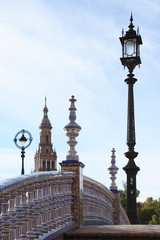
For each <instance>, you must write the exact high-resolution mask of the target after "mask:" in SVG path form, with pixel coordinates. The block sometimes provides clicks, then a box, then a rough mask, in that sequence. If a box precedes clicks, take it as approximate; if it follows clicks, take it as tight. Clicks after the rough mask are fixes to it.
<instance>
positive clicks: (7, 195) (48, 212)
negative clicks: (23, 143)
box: [0, 171, 129, 240]
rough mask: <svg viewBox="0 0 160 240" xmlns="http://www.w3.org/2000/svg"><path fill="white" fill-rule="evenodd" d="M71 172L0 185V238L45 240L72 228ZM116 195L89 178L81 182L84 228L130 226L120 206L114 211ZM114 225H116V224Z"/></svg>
mask: <svg viewBox="0 0 160 240" xmlns="http://www.w3.org/2000/svg"><path fill="white" fill-rule="evenodd" d="M74 178H75V173H73V172H66V171H63V172H39V173H31V174H29V175H22V176H20V177H17V178H15V179H8V180H5V181H1V182H0V211H1V215H0V234H1V236H0V238H1V239H2V240H14V239H26V240H27V239H41V240H42V239H46V240H50V239H53V238H56V237H57V236H60V235H61V234H62V233H63V232H66V231H69V230H71V229H74V228H75V223H74V220H73V216H72V213H73V193H72V191H73V189H74V188H73V184H74V181H73V179H74ZM114 200H115V195H114V194H113V193H111V192H110V191H109V190H108V189H107V188H106V187H105V186H104V185H102V184H100V183H98V182H96V181H94V180H93V179H91V178H88V177H84V179H83V213H79V214H83V224H84V225H90V224H114V217H113V216H114V213H115V212H116V213H118V214H119V219H120V221H119V223H120V224H129V221H128V218H127V216H126V214H125V212H124V210H123V208H122V207H121V206H119V204H118V205H117V209H118V211H117V210H116V211H114V206H115V205H114V204H113V203H114ZM115 224H116V223H115Z"/></svg>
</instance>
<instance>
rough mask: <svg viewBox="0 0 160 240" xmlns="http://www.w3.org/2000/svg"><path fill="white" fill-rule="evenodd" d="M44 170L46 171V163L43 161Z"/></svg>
mask: <svg viewBox="0 0 160 240" xmlns="http://www.w3.org/2000/svg"><path fill="white" fill-rule="evenodd" d="M43 170H45V161H43Z"/></svg>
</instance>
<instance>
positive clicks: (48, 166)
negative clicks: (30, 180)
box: [47, 161, 50, 171]
mask: <svg viewBox="0 0 160 240" xmlns="http://www.w3.org/2000/svg"><path fill="white" fill-rule="evenodd" d="M49 170H50V162H49V161H47V171H49Z"/></svg>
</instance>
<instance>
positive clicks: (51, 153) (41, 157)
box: [34, 98, 57, 172]
mask: <svg viewBox="0 0 160 240" xmlns="http://www.w3.org/2000/svg"><path fill="white" fill-rule="evenodd" d="M43 112H44V116H43V119H42V122H41V124H40V127H39V128H40V143H39V148H38V151H37V152H36V154H35V157H34V164H35V168H34V172H41V171H54V170H57V154H56V151H55V150H53V148H52V143H51V129H52V125H51V123H50V121H49V118H48V108H47V104H46V98H45V107H44V109H43Z"/></svg>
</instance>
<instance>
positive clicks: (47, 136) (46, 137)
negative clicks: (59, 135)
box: [46, 135, 48, 143]
mask: <svg viewBox="0 0 160 240" xmlns="http://www.w3.org/2000/svg"><path fill="white" fill-rule="evenodd" d="M46 143H48V135H46Z"/></svg>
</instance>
